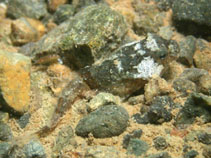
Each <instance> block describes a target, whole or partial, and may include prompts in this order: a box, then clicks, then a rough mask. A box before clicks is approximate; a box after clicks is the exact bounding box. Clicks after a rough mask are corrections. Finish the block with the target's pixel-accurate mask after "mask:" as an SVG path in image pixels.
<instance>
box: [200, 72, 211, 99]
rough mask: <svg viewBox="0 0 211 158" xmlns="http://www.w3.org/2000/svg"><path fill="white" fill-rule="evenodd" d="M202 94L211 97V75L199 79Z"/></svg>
mask: <svg viewBox="0 0 211 158" xmlns="http://www.w3.org/2000/svg"><path fill="white" fill-rule="evenodd" d="M199 89H200V92H202V93H204V94H206V95H211V75H204V76H202V77H201V78H200V79H199Z"/></svg>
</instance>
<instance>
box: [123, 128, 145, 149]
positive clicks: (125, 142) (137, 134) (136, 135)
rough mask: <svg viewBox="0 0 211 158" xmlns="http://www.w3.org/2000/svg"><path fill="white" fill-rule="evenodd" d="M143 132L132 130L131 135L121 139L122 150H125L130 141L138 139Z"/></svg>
mask: <svg viewBox="0 0 211 158" xmlns="http://www.w3.org/2000/svg"><path fill="white" fill-rule="evenodd" d="M142 133H143V131H142V130H141V129H137V130H134V131H133V132H132V133H130V134H127V135H125V136H124V138H123V143H122V146H123V148H125V149H127V147H128V144H129V142H130V139H132V138H140V137H141V135H142Z"/></svg>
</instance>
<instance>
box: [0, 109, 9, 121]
mask: <svg viewBox="0 0 211 158" xmlns="http://www.w3.org/2000/svg"><path fill="white" fill-rule="evenodd" d="M8 120H9V114H8V113H6V112H1V111H0V122H3V123H7V122H8Z"/></svg>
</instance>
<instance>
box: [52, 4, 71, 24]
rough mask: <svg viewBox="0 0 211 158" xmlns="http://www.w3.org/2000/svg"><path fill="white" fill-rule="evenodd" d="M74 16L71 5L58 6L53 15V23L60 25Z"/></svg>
mask: <svg viewBox="0 0 211 158" xmlns="http://www.w3.org/2000/svg"><path fill="white" fill-rule="evenodd" d="M74 14H75V8H74V7H73V6H72V5H69V4H65V5H60V6H59V7H58V9H57V10H56V12H55V13H54V15H53V19H54V22H55V23H56V24H61V23H62V22H64V21H66V20H67V19H69V18H70V17H71V16H73V15H74Z"/></svg>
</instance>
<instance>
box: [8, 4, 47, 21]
mask: <svg viewBox="0 0 211 158" xmlns="http://www.w3.org/2000/svg"><path fill="white" fill-rule="evenodd" d="M46 13H47V9H46V4H45V1H44V0H36V1H34V0H12V1H9V2H8V9H7V15H8V16H9V17H12V18H15V19H17V18H20V17H29V18H33V19H40V18H42V17H44V16H45V14H46Z"/></svg>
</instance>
